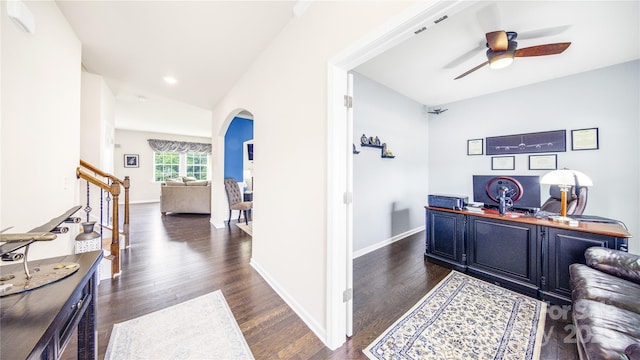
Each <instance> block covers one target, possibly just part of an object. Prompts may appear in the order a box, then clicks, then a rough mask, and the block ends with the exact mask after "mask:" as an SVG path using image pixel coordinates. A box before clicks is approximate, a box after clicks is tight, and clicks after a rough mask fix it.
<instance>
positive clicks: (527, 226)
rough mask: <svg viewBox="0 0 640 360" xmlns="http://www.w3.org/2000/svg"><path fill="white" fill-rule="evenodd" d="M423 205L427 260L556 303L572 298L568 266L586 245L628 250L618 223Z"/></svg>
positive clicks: (624, 232)
mask: <svg viewBox="0 0 640 360" xmlns="http://www.w3.org/2000/svg"><path fill="white" fill-rule="evenodd" d="M425 208H426V229H427V231H426V250H425V258H426V259H428V260H430V261H433V262H435V263H439V264H441V265H445V266H448V267H452V268H454V269H456V270H458V271H462V272H466V273H469V274H471V275H474V276H477V277H479V278H483V279H485V280H488V281H489V282H492V283H495V284H497V285H500V286H503V287H505V288H509V289H511V290H515V291H517V292H520V293H523V294H526V295H530V296H533V297H537V298H540V299H542V300H546V301H549V302H551V303H554V304H566V303H570V302H571V287H570V283H569V280H570V279H569V265H571V264H573V263H582V264H584V263H585V259H584V251H585V250H586V249H587V248H589V247H591V246H604V247H608V248H611V249H619V250H623V251H627V247H628V238H630V237H631V234H630V233H629V232H628V231H627V230H626V229H624V227H622V226H621V225H619V224H615V223H598V222H584V221H582V222H580V224H579V225H578V226H577V227H573V226H569V225H568V224H565V223H560V222H556V221H551V220H546V219H537V218H535V217H532V216H523V215H521V214H507V215H506V216H500V215H498V214H493V213H476V212H470V211H465V210H449V209H442V208H435V207H429V206H426V207H425Z"/></svg>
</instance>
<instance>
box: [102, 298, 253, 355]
mask: <svg viewBox="0 0 640 360" xmlns="http://www.w3.org/2000/svg"><path fill="white" fill-rule="evenodd" d="M253 358H254V357H253V355H252V353H251V350H250V349H249V346H248V345H247V342H246V341H245V339H244V337H243V336H242V332H241V331H240V328H239V327H238V324H237V323H236V321H235V319H234V317H233V313H232V312H231V310H230V309H229V305H227V302H226V301H225V299H224V296H223V295H222V292H221V291H220V290H217V291H214V292H212V293H209V294H206V295H203V296H200V297H197V298H195V299H191V300H188V301H185V302H183V303H181V304H178V305H174V306H171V307H168V308H165V309H162V310H159V311H156V312H153V313H150V314H147V315H144V316H141V317H138V318H135V319H132V320H129V321H126V322H123V323H119V324H115V325H113V330H112V331H111V339H110V340H109V345H108V346H107V352H106V355H105V359H114V360H116V359H117V360H120V359H128V360H130V359H154V360H155V359H198V360H200V359H229V360H236V359H253Z"/></svg>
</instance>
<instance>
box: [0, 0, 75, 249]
mask: <svg viewBox="0 0 640 360" xmlns="http://www.w3.org/2000/svg"><path fill="white" fill-rule="evenodd" d="M0 5H1V6H0V8H1V10H0V11H1V15H2V24H1V25H2V34H1V46H2V55H1V57H2V71H1V73H2V86H1V88H2V110H1V113H2V118H1V128H2V130H1V134H2V139H1V140H2V141H1V149H2V154H1V164H2V166H1V167H0V169H1V170H0V171H1V174H0V178H1V179H2V180H1V185H0V212H1V213H0V229H4V228H6V227H9V226H14V228H13V229H11V230H10V232H20V231H28V230H31V229H32V228H34V227H36V226H39V225H42V224H44V223H46V222H47V221H49V220H50V219H51V218H54V217H56V216H58V215H60V214H62V213H63V212H65V211H66V210H68V209H70V208H71V207H73V206H74V205H79V199H78V186H77V183H78V181H77V180H76V176H75V169H76V167H77V165H78V160H79V158H80V81H81V80H80V66H81V64H80V55H81V45H80V41H79V40H78V39H77V37H76V36H75V34H74V33H73V30H72V29H71V27H70V26H69V24H68V23H67V21H66V19H65V18H64V16H63V15H62V13H61V12H60V11H59V10H58V7H57V6H56V4H55V2H53V1H33V2H31V1H30V2H26V5H27V6H28V7H29V9H30V10H31V12H32V13H33V17H34V20H35V23H36V32H35V33H34V34H28V33H25V32H23V31H22V30H20V29H19V28H18V27H17V26H16V24H15V23H14V22H13V21H11V20H10V19H9V18H8V17H7V14H6V3H5V2H3V3H1V4H0ZM72 229H73V230H72V231H70V232H69V233H68V234H66V235H65V234H62V235H59V236H58V238H57V239H56V240H54V241H52V242H47V243H38V244H35V245H32V246H31V250H30V255H29V257H30V259H37V258H47V257H52V256H59V255H65V254H70V253H72V252H73V240H72V239H73V236H75V231H77V229H75V228H73V227H72Z"/></svg>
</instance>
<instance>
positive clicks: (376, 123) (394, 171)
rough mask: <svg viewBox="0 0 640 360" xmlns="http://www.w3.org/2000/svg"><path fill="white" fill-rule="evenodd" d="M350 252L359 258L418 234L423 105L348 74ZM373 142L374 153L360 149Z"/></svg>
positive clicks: (423, 181)
mask: <svg viewBox="0 0 640 360" xmlns="http://www.w3.org/2000/svg"><path fill="white" fill-rule="evenodd" d="M353 95H354V103H353V117H354V125H353V127H354V130H353V132H354V139H353V141H354V144H356V149H357V150H359V151H360V154H357V155H353V250H354V257H357V256H361V255H364V254H365V253H367V252H370V251H372V250H375V249H377V248H379V247H381V246H384V245H387V244H389V243H390V242H392V241H393V240H398V239H400V238H402V236H399V235H402V234H405V233H411V232H416V231H419V230H422V229H424V225H425V223H424V205H425V204H426V197H427V168H428V156H427V136H428V120H427V116H426V112H425V111H424V110H423V105H422V104H420V103H418V102H416V101H414V100H411V99H409V98H407V97H405V96H403V95H401V94H398V93H396V92H394V91H393V90H391V89H389V88H387V87H385V86H384V85H381V84H379V83H377V82H375V81H373V80H371V79H369V78H367V77H365V76H363V75H360V74H358V73H354V93H353ZM362 134H365V135H366V136H378V137H379V138H380V139H381V141H382V142H386V143H387V146H388V148H389V150H391V151H392V152H393V153H394V155H396V157H395V158H393V159H388V158H386V159H383V158H381V157H380V153H381V151H380V149H377V148H368V147H361V146H360V143H361V141H360V137H361V136H362Z"/></svg>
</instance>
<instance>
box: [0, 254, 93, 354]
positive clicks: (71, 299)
mask: <svg viewBox="0 0 640 360" xmlns="http://www.w3.org/2000/svg"><path fill="white" fill-rule="evenodd" d="M101 259H102V251H92V252H87V253H83V254H76V255H68V256H62V257H57V258H51V259H42V260H35V261H30V262H29V268H30V269H35V268H37V267H38V266H40V265H42V264H50V263H59V262H75V263H78V264H79V265H80V268H79V269H78V271H77V272H75V273H74V274H73V275H71V276H69V277H67V278H64V279H62V280H60V281H58V282H55V283H52V284H49V285H47V286H44V287H41V288H37V289H34V290H31V291H27V292H24V293H20V294H14V295H8V296H5V297H2V298H1V299H0V349H1V350H0V358H1V359H12V360H14V359H57V358H59V357H60V356H61V355H62V352H63V350H64V348H65V346H66V345H67V343H68V341H69V339H70V337H71V335H72V334H73V332H74V331H75V330H76V329H77V330H78V359H95V358H96V354H97V352H96V336H95V331H96V309H97V304H96V300H97V286H98V275H97V268H98V264H99V263H100V260H101ZM19 268H22V265H21V264H15V265H8V266H3V267H2V268H1V269H0V272H2V273H5V272H11V271H14V270H16V269H19Z"/></svg>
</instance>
